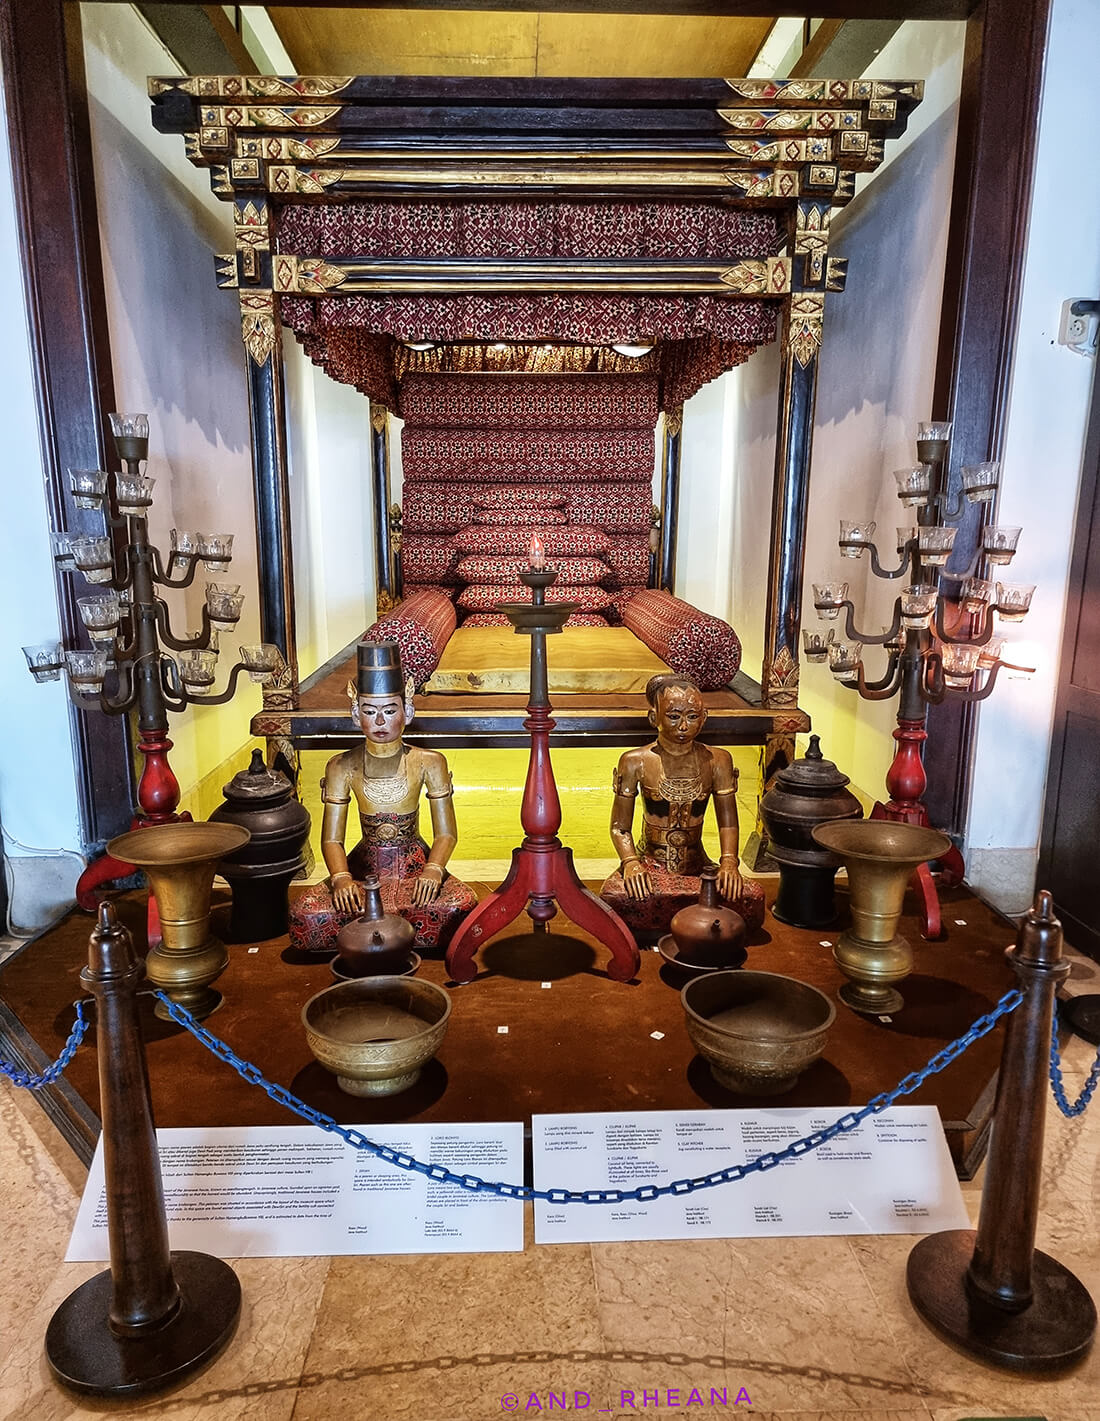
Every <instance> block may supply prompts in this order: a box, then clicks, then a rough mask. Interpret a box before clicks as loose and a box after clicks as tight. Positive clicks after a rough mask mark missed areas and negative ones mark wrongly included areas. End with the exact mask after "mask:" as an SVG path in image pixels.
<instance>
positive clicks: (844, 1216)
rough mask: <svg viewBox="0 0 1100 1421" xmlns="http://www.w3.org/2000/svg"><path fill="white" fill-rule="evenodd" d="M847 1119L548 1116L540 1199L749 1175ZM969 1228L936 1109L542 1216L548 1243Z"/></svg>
mask: <svg viewBox="0 0 1100 1421" xmlns="http://www.w3.org/2000/svg"><path fill="white" fill-rule="evenodd" d="M848 1113H849V1111H848V1110H844V1109H834V1108H831V1107H830V1108H819V1109H812V1110H790V1109H787V1110H701V1111H687V1112H681V1111H672V1110H649V1111H642V1112H639V1113H637V1114H630V1113H625V1112H624V1113H621V1114H617V1113H616V1114H593V1115H536V1116H534V1118H533V1119H532V1122H531V1125H532V1151H533V1156H534V1167H535V1186H536V1188H538V1189H559V1188H560V1189H636V1188H637V1187H638V1186H639V1185H644V1184H657V1185H665V1184H671V1183H673V1182H674V1181H675V1180H679V1179H693V1178H697V1177H700V1176H703V1175H707V1174H712V1173H714V1172H716V1171H717V1170H720V1169H725V1168H726V1167H727V1166H729V1165H733V1164H747V1163H748V1162H749V1161H750V1160H752V1159H755V1158H756V1157H757V1156H758V1155H762V1154H767V1153H771V1152H773V1151H776V1150H780V1149H782V1148H783V1147H784V1146H786V1145H789V1144H791V1143H792V1142H793V1141H794V1140H797V1139H800V1138H801V1137H802V1136H803V1135H808V1134H810V1133H811V1132H812V1131H815V1130H821V1129H823V1128H824V1127H825V1126H827V1125H831V1124H832V1123H833V1122H834V1121H836V1120H839V1119H840V1118H841V1116H843V1115H846V1114H848ZM968 1227H969V1220H968V1218H967V1213H966V1208H965V1206H964V1204H963V1199H962V1194H961V1192H960V1190H959V1184H958V1180H957V1179H956V1178H955V1171H954V1169H953V1167H952V1164H951V1156H950V1154H949V1152H948V1149H947V1141H946V1140H945V1138H944V1134H943V1127H942V1125H941V1124H940V1117H939V1114H938V1112H937V1110H936V1108H935V1106H931V1105H928V1106H920V1105H909V1106H896V1107H895V1108H894V1109H892V1110H887V1111H883V1113H882V1114H881V1115H872V1116H870V1117H869V1118H868V1119H867V1120H865V1121H863V1123H862V1124H861V1125H860V1126H859V1127H858V1128H857V1129H856V1130H853V1131H852V1132H851V1133H850V1134H843V1135H839V1136H838V1137H837V1138H835V1139H833V1140H830V1141H829V1142H828V1143H826V1144H824V1145H821V1146H819V1147H818V1148H817V1149H816V1150H810V1151H808V1152H807V1153H806V1154H804V1155H802V1156H801V1157H799V1158H797V1159H793V1160H790V1161H788V1162H785V1163H783V1164H781V1165H777V1166H776V1167H775V1168H773V1169H768V1170H764V1171H762V1172H761V1173H758V1174H752V1175H749V1176H748V1177H747V1178H745V1179H742V1180H739V1181H735V1182H733V1183H730V1184H721V1185H718V1186H717V1187H716V1188H712V1189H701V1190H695V1191H693V1192H692V1193H690V1194H680V1195H671V1196H667V1195H666V1196H663V1197H662V1198H659V1199H652V1200H649V1201H647V1202H644V1203H619V1204H549V1203H543V1202H541V1201H539V1202H538V1203H536V1205H535V1242H536V1243H613V1242H615V1241H618V1240H628V1239H634V1240H638V1239H678V1238H754V1237H763V1236H765V1235H772V1236H779V1237H781V1236H784V1235H788V1236H789V1235H796V1234H802V1235H805V1234H884V1233H934V1232H936V1231H938V1230H940V1229H965V1228H968Z"/></svg>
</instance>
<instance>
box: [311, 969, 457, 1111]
mask: <svg viewBox="0 0 1100 1421" xmlns="http://www.w3.org/2000/svg"><path fill="white" fill-rule="evenodd" d="M450 1015H451V999H450V997H449V996H448V994H447V993H446V992H445V991H444V990H443V988H442V987H437V986H436V985H435V983H434V982H425V981H422V980H421V979H420V978H418V977H356V978H355V979H354V980H352V981H350V982H340V983H338V984H337V985H336V986H335V987H326V988H325V990H324V991H323V992H318V993H317V995H316V996H315V997H310V999H309V1001H308V1002H306V1004H305V1006H304V1007H303V1008H302V1024H303V1025H304V1027H305V1029H306V1042H307V1043H308V1045H309V1049H310V1050H311V1051H312V1052H313V1054H314V1056H316V1058H317V1060H318V1061H320V1063H321V1065H322V1066H324V1068H325V1070H326V1071H331V1072H332V1073H333V1075H334V1076H335V1077H336V1084H337V1085H338V1086H339V1087H340V1089H341V1090H343V1091H346V1092H347V1093H348V1095H360V1096H364V1095H365V1096H375V1095H396V1094H397V1093H398V1092H399V1091H402V1090H408V1088H409V1087H410V1086H411V1085H413V1084H414V1083H415V1082H416V1079H417V1077H418V1076H419V1075H420V1069H421V1067H422V1066H423V1065H424V1063H425V1062H426V1061H430V1060H431V1058H432V1057H433V1056H434V1055H435V1053H436V1051H438V1049H439V1046H440V1043H441V1042H442V1040H443V1037H444V1036H445V1035H446V1033H447V1022H448V1020H449V1018H450Z"/></svg>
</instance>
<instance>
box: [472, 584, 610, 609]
mask: <svg viewBox="0 0 1100 1421" xmlns="http://www.w3.org/2000/svg"><path fill="white" fill-rule="evenodd" d="M530 600H531V593H530V590H529V589H528V588H526V587H525V586H524V585H523V583H522V582H519V583H517V584H516V585H515V586H514V587H507V586H504V585H502V584H500V583H488V582H481V583H472V584H471V585H470V586H469V587H467V588H465V589H464V591H462V592H461V593H460V594H459V597H458V605H459V606H460V607H464V608H465V609H466V610H467V611H469V612H492V611H495V610H496V604H497V603H498V602H530ZM546 600H547V601H548V602H575V603H576V605H577V610H578V611H579V612H599V611H601V610H602V609H603V608H604V607H607V606H610V604H611V593H610V592H607V591H605V589H604V588H602V587H561V586H559V585H558V584H557V583H555V584H554V586H553V587H548V588H547V589H546Z"/></svg>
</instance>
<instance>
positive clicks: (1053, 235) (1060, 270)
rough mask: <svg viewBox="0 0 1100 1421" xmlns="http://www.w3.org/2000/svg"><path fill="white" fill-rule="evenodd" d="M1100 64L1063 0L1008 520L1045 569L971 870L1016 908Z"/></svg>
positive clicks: (1072, 454)
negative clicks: (1061, 326)
mask: <svg viewBox="0 0 1100 1421" xmlns="http://www.w3.org/2000/svg"><path fill="white" fill-rule="evenodd" d="M1098 70H1100V15H1098V12H1097V7H1096V4H1095V0H1054V6H1053V13H1052V20H1051V33H1050V44H1049V48H1048V51H1047V69H1046V85H1045V90H1044V94H1043V103H1042V110H1041V117H1040V130H1039V154H1038V165H1037V170H1036V180H1035V193H1034V200H1033V204H1032V211H1031V227H1030V232H1029V237H1028V248H1027V263H1026V267H1025V272H1024V284H1023V297H1022V304H1021V313H1020V333H1019V339H1018V341H1017V345H1016V357H1015V367H1014V371H1013V379H1012V392H1011V403H1010V407H1009V416H1008V427H1007V436H1006V444H1005V456H1004V468H1003V475H1002V487H1001V494H1000V501H999V505H998V515H999V521H1000V522H1003V523H1008V524H1020V525H1022V527H1023V529H1024V531H1023V534H1022V536H1021V538H1020V548H1019V551H1018V552H1017V554H1016V557H1015V558H1014V559H1013V562H1012V564H1011V566H1010V567H1009V568H1008V569H1006V580H1009V581H1013V582H1034V583H1036V584H1037V590H1036V592H1035V597H1034V600H1033V602H1032V609H1031V611H1030V612H1029V614H1028V616H1027V619H1026V621H1024V622H1022V623H1020V624H1019V626H1018V627H1016V628H1012V627H1005V629H1004V631H1005V635H1006V637H1007V638H1009V639H1010V641H1011V642H1012V644H1013V646H1014V651H1015V655H1014V657H1013V659H1014V660H1017V661H1018V662H1019V663H1020V664H1025V665H1031V666H1036V667H1037V668H1038V669H1037V673H1036V675H1035V676H1034V677H1031V678H1021V677H1019V676H1010V677H1008V678H1005V677H1004V675H1003V673H1002V678H1001V679H1000V680H998V683H997V688H996V690H995V691H994V693H993V695H992V696H991V697H990V699H989V700H988V701H985V702H983V703H982V705H981V706H980V707H979V719H978V734H977V739H976V746H975V765H974V779H973V788H972V796H971V809H970V824H969V831H968V835H967V846H966V857H967V865H968V876H969V878H970V880H971V882H972V883H974V884H975V886H976V887H978V888H979V889H981V891H982V892H983V894H985V895H986V896H989V897H991V898H993V899H994V900H995V901H996V902H997V903H998V904H999V905H1001V906H1003V907H1004V908H1005V909H1006V910H1007V911H1010V912H1014V911H1022V910H1023V908H1024V907H1026V905H1027V903H1028V902H1029V901H1030V899H1031V896H1032V891H1033V886H1034V876H1035V862H1036V858H1037V854H1038V843H1039V831H1040V825H1041V821H1042V810H1043V795H1044V790H1045V781H1046V773H1047V759H1048V753H1049V739H1050V731H1051V717H1052V713H1053V709H1054V699H1055V694H1056V690H1057V677H1058V657H1059V651H1060V648H1061V638H1062V622H1063V618H1064V614H1065V599H1066V581H1067V577H1068V573H1069V560H1070V555H1071V552H1072V544H1073V533H1074V523H1075V517H1076V506H1077V490H1078V485H1079V482H1080V473H1081V460H1082V454H1083V445H1084V436H1085V426H1086V421H1087V415H1088V402H1089V393H1090V390H1091V386H1092V380H1093V377H1094V371H1095V365H1096V362H1095V360H1089V359H1084V358H1082V357H1081V356H1079V355H1075V354H1074V353H1073V352H1072V351H1070V350H1068V349H1066V348H1065V347H1064V346H1060V345H1058V344H1057V334H1058V319H1059V313H1060V309H1061V304H1062V302H1063V301H1064V300H1066V299H1068V298H1071V297H1077V296H1085V297H1093V298H1095V297H1096V296H1097V295H1098V294H1100V242H1098V240H1097V232H1098V231H1100V185H1098V184H1097V182H1096V181H1095V175H1096V156H1095V133H1096V124H1095V122H1091V123H1090V122H1087V121H1085V120H1086V113H1085V110H1084V109H1083V107H1082V98H1081V92H1080V89H1079V88H1078V84H1077V76H1079V75H1081V74H1095V73H1096V72H1097V71H1098Z"/></svg>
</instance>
